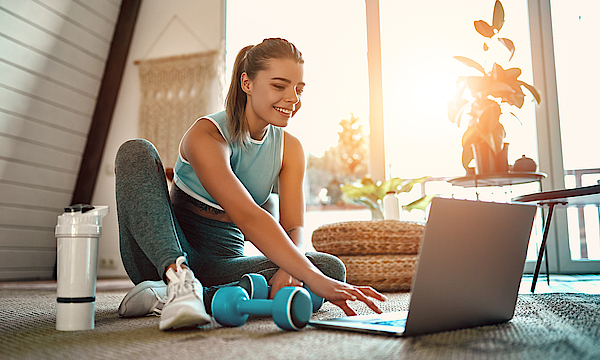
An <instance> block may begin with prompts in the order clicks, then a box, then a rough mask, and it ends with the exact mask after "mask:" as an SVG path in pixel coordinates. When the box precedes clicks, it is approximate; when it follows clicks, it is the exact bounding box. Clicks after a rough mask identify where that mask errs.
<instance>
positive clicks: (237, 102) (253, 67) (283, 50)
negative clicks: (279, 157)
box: [225, 38, 304, 146]
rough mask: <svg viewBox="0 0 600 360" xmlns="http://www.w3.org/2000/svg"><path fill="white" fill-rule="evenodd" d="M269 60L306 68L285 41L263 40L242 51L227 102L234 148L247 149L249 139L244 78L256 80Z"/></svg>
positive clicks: (235, 67)
mask: <svg viewBox="0 0 600 360" xmlns="http://www.w3.org/2000/svg"><path fill="white" fill-rule="evenodd" d="M270 59H291V60H294V61H296V62H297V63H298V64H304V59H303V58H302V53H301V52H300V51H299V50H298V49H297V48H296V46H294V44H292V43H291V42H289V41H287V40H285V39H280V38H271V39H264V40H263V41H262V42H261V43H260V44H258V45H249V46H246V47H244V48H243V49H242V50H240V52H239V53H238V54H237V56H236V58H235V62H234V64H233V71H232V75H231V84H230V85H229V91H228V92H227V98H226V100H225V111H226V112H227V117H228V120H229V121H228V126H229V136H230V139H231V142H232V143H234V144H238V145H241V146H245V145H246V144H247V143H248V141H249V139H250V129H249V125H248V120H247V119H246V102H247V96H246V93H245V92H244V91H243V90H242V82H241V78H242V74H243V73H246V74H247V75H248V78H250V80H254V79H255V78H256V75H257V74H258V72H259V71H262V70H265V69H267V67H268V60H270Z"/></svg>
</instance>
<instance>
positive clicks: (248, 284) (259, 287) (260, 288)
mask: <svg viewBox="0 0 600 360" xmlns="http://www.w3.org/2000/svg"><path fill="white" fill-rule="evenodd" d="M239 286H241V287H243V288H244V290H246V292H248V295H249V296H250V298H251V299H266V298H268V297H269V292H270V291H271V287H270V286H268V285H267V280H265V278H264V277H263V276H262V275H260V274H244V275H243V276H242V279H241V280H240V283H239ZM304 288H305V289H306V290H307V291H308V294H309V295H310V299H311V302H312V311H313V312H317V311H318V310H319V309H320V308H321V306H322V305H323V303H324V300H323V298H322V297H320V296H319V295H315V294H314V293H313V292H312V291H310V289H309V288H308V286H306V285H304Z"/></svg>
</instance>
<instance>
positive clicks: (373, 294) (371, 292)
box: [356, 286, 387, 301]
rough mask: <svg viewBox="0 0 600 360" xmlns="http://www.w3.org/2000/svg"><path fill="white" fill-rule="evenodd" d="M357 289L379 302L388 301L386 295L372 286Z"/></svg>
mask: <svg viewBox="0 0 600 360" xmlns="http://www.w3.org/2000/svg"><path fill="white" fill-rule="evenodd" d="M356 288H357V289H358V290H360V291H361V292H362V293H363V294H365V295H367V296H370V297H372V298H374V299H377V300H379V301H386V300H387V297H386V296H385V295H383V294H382V293H380V292H378V291H377V290H375V289H373V288H372V287H370V286H357V287H356Z"/></svg>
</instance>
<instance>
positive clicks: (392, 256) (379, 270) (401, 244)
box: [312, 220, 425, 291]
mask: <svg viewBox="0 0 600 360" xmlns="http://www.w3.org/2000/svg"><path fill="white" fill-rule="evenodd" d="M424 228H425V226H424V225H423V224H422V223H419V222H413V221H401V220H370V221H343V222H337V223H331V224H325V225H322V226H320V227H318V228H317V229H316V230H315V231H314V232H313V234H312V243H313V246H314V247H315V250H317V251H321V252H325V253H328V254H332V255H335V256H337V257H338V258H340V260H342V261H343V262H344V264H345V265H346V271H347V274H346V281H348V283H351V284H354V285H369V286H372V287H373V288H375V289H377V290H379V291H408V290H410V284H411V282H412V277H413V274H414V271H415V263H416V260H417V254H418V252H419V245H420V243H421V237H422V235H423V229H424Z"/></svg>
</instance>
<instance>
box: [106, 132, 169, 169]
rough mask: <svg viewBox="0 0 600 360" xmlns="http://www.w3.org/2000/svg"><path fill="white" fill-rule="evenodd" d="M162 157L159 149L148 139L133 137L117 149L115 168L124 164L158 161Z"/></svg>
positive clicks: (129, 165) (133, 164) (128, 165)
mask: <svg viewBox="0 0 600 360" xmlns="http://www.w3.org/2000/svg"><path fill="white" fill-rule="evenodd" d="M157 159H160V157H159V155H158V151H157V150H156V148H155V147H154V145H152V143H151V142H150V141H148V140H144V139H133V140H128V141H126V142H124V143H123V144H122V145H121V146H120V147H119V150H118V151H117V156H116V158H115V169H116V170H117V171H118V170H119V168H121V167H122V166H127V167H132V166H135V165H141V164H143V163H145V162H150V163H156V162H157Z"/></svg>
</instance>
